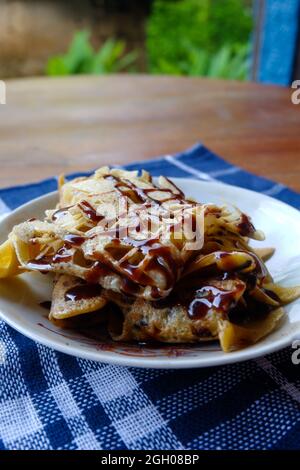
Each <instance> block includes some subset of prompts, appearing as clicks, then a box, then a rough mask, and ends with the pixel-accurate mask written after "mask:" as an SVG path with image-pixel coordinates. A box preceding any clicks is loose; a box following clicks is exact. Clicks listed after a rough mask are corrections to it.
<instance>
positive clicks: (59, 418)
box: [0, 144, 300, 450]
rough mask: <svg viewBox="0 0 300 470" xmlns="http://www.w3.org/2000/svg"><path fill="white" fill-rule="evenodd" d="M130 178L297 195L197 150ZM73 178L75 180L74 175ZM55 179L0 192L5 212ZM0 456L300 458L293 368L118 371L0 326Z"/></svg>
mask: <svg viewBox="0 0 300 470" xmlns="http://www.w3.org/2000/svg"><path fill="white" fill-rule="evenodd" d="M126 168H127V169H140V168H145V169H147V170H149V171H150V172H151V173H152V174H153V175H160V174H165V175H167V176H171V177H172V176H174V177H175V176H183V177H190V178H199V179H201V180H206V181H211V180H219V181H223V182H225V183H229V184H235V185H238V186H241V187H244V188H250V189H253V190H255V191H259V192H262V193H264V194H268V195H270V196H274V197H276V198H278V199H280V200H282V201H284V202H287V203H289V204H291V205H293V206H294V207H297V208H299V207H300V195H299V194H297V193H295V192H293V191H291V190H289V189H288V188H286V187H285V186H283V185H281V184H274V183H273V182H271V181H269V180H267V179H264V178H260V177H257V176H254V175H252V174H249V173H247V172H245V171H243V170H242V169H240V168H237V167H235V166H232V165H230V164H229V163H227V162H226V161H224V160H222V159H221V158H219V157H217V156H216V155H214V154H213V153H212V152H211V151H209V150H208V149H207V148H205V147H203V146H202V145H200V144H198V145H196V146H194V147H193V148H192V149H190V150H188V151H186V152H183V153H181V154H178V155H174V156H171V155H169V156H164V157H160V158H155V159H153V160H149V161H146V162H142V163H134V164H130V165H127V167H126ZM73 176H75V175H73ZM56 186H57V182H56V179H55V178H51V179H47V180H44V181H41V182H39V183H34V184H29V185H24V186H17V187H13V188H8V189H3V190H1V191H0V211H1V213H2V214H5V213H6V212H9V211H11V210H13V209H15V208H16V207H18V206H19V205H20V204H23V203H25V202H27V201H29V200H31V199H32V198H35V197H37V196H40V195H42V194H45V193H47V192H49V191H52V190H54V189H56ZM0 345H1V358H2V361H1V364H0V449H3V448H4V449H110V450H112V449H114V450H115V449H146V450H149V449H163V450H166V449H286V448H288V449H295V448H297V449H299V448H300V365H298V366H297V365H293V364H292V361H291V354H292V349H290V348H288V349H285V350H283V351H280V352H277V353H274V354H272V355H270V356H268V357H264V358H260V359H256V360H252V361H248V362H244V363H239V364H233V365H228V366H222V367H215V368H206V369H199V370H197V369H192V370H180V371H178V370H177V371H176V370H153V369H152V370H151V369H148V370H146V369H135V368H126V367H116V366H112V365H106V364H100V363H95V362H92V361H86V360H82V359H76V358H75V357H71V356H67V355H64V354H62V353H59V352H56V351H54V350H52V349H49V348H47V347H45V346H42V345H40V344H38V343H35V342H33V341H31V340H29V339H27V338H25V337H24V336H22V335H21V334H19V333H17V332H16V331H14V330H13V329H12V328H10V327H9V326H8V325H6V324H5V323H4V322H3V321H2V322H0Z"/></svg>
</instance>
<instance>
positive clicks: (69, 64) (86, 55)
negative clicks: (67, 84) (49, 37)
mask: <svg viewBox="0 0 300 470" xmlns="http://www.w3.org/2000/svg"><path fill="white" fill-rule="evenodd" d="M125 48H126V43H125V42H124V41H121V40H115V39H108V40H107V41H105V43H104V44H103V45H102V47H101V48H100V49H99V50H98V51H95V50H94V49H93V47H92V45H91V43H90V33H89V32H88V31H78V32H77V33H75V35H74V38H73V40H72V42H71V45H70V47H69V50H68V52H67V53H66V54H64V55H61V56H55V57H52V58H50V59H49V61H48V64H47V68H46V72H47V75H51V76H55V75H74V74H107V73H116V72H119V71H123V70H127V69H128V70H131V67H133V66H134V64H135V62H136V60H137V58H138V53H137V52H136V51H132V52H129V53H127V54H125Z"/></svg>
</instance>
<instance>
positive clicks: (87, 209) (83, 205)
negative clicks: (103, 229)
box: [78, 200, 104, 224]
mask: <svg viewBox="0 0 300 470" xmlns="http://www.w3.org/2000/svg"><path fill="white" fill-rule="evenodd" d="M78 206H79V208H80V210H81V211H82V212H83V213H84V214H85V215H86V216H87V218H88V219H89V220H91V221H92V222H95V223H96V224H97V223H99V222H101V220H103V219H104V216H103V215H99V214H97V212H96V210H95V209H94V208H93V206H92V205H91V204H90V203H89V202H88V201H84V200H83V201H81V202H80V203H79V204H78Z"/></svg>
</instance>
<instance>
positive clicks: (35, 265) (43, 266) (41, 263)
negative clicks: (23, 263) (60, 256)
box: [27, 256, 53, 271]
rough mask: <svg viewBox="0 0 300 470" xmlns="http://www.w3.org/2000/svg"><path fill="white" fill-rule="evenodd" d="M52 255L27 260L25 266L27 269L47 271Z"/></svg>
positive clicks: (49, 267)
mask: <svg viewBox="0 0 300 470" xmlns="http://www.w3.org/2000/svg"><path fill="white" fill-rule="evenodd" d="M52 260H53V258H52V256H43V257H42V258H40V259H32V260H30V261H28V263H27V267H28V268H29V269H33V270H38V271H49V270H50V269H51V267H52V266H51V263H52Z"/></svg>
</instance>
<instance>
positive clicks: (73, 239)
mask: <svg viewBox="0 0 300 470" xmlns="http://www.w3.org/2000/svg"><path fill="white" fill-rule="evenodd" d="M85 241H86V238H85V237H82V236H80V235H76V234H73V233H70V234H68V235H65V236H64V242H65V243H67V244H69V245H74V246H80V245H82V244H83V243H84V242H85Z"/></svg>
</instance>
